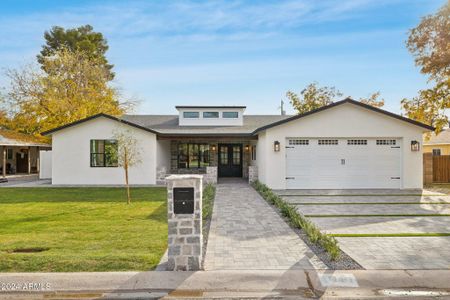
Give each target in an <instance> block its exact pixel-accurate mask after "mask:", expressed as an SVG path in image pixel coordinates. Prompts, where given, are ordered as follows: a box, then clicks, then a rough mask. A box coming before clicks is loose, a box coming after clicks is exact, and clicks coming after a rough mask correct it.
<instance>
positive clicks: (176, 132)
mask: <svg viewBox="0 0 450 300" xmlns="http://www.w3.org/2000/svg"><path fill="white" fill-rule="evenodd" d="M345 103H351V104H354V105H357V106H360V107H363V108H366V109H369V110H371V111H374V112H377V113H381V114H384V115H387V116H389V117H392V118H395V119H398V120H400V121H404V122H407V123H410V124H413V125H416V126H419V127H422V128H425V129H427V130H434V127H432V126H429V125H426V124H423V123H420V122H417V121H414V120H411V119H408V118H405V117H403V116H400V115H397V114H394V113H391V112H388V111H385V110H382V109H379V108H376V107H373V106H370V105H367V104H364V103H361V102H358V101H355V100H352V99H350V98H347V99H344V100H341V101H338V102H334V103H332V104H330V105H327V106H323V107H321V108H318V109H315V110H312V111H309V112H307V113H304V114H301V115H295V116H286V115H244V116H243V125H242V126H218V125H215V126H211V125H209V126H180V125H179V124H178V115H123V116H121V117H120V118H118V117H114V116H110V115H107V114H104V113H100V114H97V115H93V116H90V117H87V118H85V119H82V120H79V121H76V122H73V123H69V124H66V125H63V126H60V127H57V128H54V129H51V130H48V131H45V132H43V133H42V135H49V134H52V133H54V132H56V131H59V130H62V129H65V128H68V127H72V126H75V125H78V124H81V123H84V122H87V121H89V120H93V119H96V118H99V117H105V118H108V119H111V120H114V121H117V122H121V123H124V124H127V125H130V126H132V127H136V128H139V129H142V130H145V131H148V132H151V133H154V134H157V135H161V136H254V135H255V134H257V133H258V132H260V131H263V130H266V129H269V128H272V127H275V126H278V125H282V124H285V123H287V122H290V121H294V120H298V119H300V118H303V117H306V116H309V115H312V114H315V113H318V112H321V111H324V110H327V109H330V108H333V107H336V106H339V105H342V104H345Z"/></svg>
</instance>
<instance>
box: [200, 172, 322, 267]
mask: <svg viewBox="0 0 450 300" xmlns="http://www.w3.org/2000/svg"><path fill="white" fill-rule="evenodd" d="M204 268H205V270H220V269H326V268H327V267H326V265H324V264H323V263H322V261H321V260H320V259H319V258H318V257H317V256H316V255H314V253H313V252H312V251H311V250H310V248H309V247H308V246H307V245H306V244H305V243H304V242H303V241H302V240H301V239H300V238H299V237H298V235H297V234H296V233H295V232H294V231H293V230H292V229H291V228H290V227H289V225H287V224H286V222H285V221H284V220H283V219H282V218H281V217H280V216H279V215H278V214H277V213H276V212H275V211H274V210H273V209H272V207H270V206H269V204H267V203H266V202H265V200H264V199H262V198H261V196H259V194H258V193H257V192H256V191H255V190H254V189H253V188H252V187H250V186H249V185H248V184H247V183H245V182H243V181H235V180H234V181H233V180H232V181H225V182H221V183H219V184H218V185H217V190H216V198H215V202H214V211H213V215H212V220H211V227H210V232H209V238H208V246H207V250H206V256H205V264H204Z"/></svg>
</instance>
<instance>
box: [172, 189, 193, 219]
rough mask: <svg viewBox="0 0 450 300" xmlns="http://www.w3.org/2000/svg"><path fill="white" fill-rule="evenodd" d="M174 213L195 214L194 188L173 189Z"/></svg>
mask: <svg viewBox="0 0 450 300" xmlns="http://www.w3.org/2000/svg"><path fill="white" fill-rule="evenodd" d="M173 212H174V213H175V214H193V213H194V188H173Z"/></svg>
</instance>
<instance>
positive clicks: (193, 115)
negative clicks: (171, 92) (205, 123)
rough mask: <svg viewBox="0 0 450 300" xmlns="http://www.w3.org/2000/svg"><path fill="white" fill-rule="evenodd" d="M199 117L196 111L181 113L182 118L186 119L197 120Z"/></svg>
mask: <svg viewBox="0 0 450 300" xmlns="http://www.w3.org/2000/svg"><path fill="white" fill-rule="evenodd" d="M199 117H200V113H199V112H198V111H185V112H183V118H186V119H198V118H199Z"/></svg>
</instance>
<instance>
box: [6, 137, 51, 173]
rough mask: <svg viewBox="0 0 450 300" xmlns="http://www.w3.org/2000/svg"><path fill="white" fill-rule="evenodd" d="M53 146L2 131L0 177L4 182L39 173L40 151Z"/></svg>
mask: <svg viewBox="0 0 450 300" xmlns="http://www.w3.org/2000/svg"><path fill="white" fill-rule="evenodd" d="M50 149H51V146H50V145H49V144H47V143H45V142H42V141H41V139H39V138H36V137H34V136H28V135H25V134H20V133H17V132H13V131H10V130H4V129H1V130H0V175H1V178H2V181H7V178H8V177H17V175H23V174H38V173H39V161H40V157H39V151H40V150H50Z"/></svg>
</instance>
